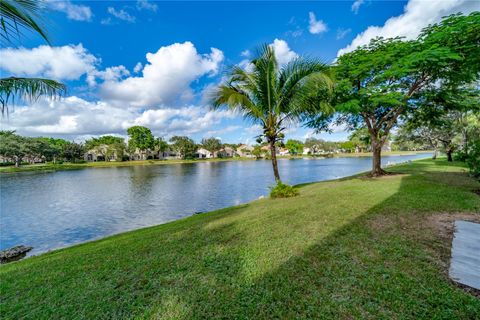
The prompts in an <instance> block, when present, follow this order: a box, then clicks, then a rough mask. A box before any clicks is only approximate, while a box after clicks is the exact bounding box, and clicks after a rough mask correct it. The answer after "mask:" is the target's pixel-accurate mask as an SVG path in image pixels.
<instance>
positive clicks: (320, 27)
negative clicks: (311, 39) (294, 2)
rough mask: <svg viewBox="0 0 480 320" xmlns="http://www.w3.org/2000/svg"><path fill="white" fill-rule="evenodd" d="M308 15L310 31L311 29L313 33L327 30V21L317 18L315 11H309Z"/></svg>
mask: <svg viewBox="0 0 480 320" xmlns="http://www.w3.org/2000/svg"><path fill="white" fill-rule="evenodd" d="M308 17H309V20H308V22H309V24H308V31H310V33H311V34H320V33H323V32H325V31H327V25H326V23H325V22H323V21H322V20H317V18H316V17H315V13H313V12H309V13H308Z"/></svg>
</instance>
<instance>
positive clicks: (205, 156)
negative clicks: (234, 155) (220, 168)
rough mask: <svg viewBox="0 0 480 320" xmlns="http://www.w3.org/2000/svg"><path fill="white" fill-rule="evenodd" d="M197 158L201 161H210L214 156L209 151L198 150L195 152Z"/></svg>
mask: <svg viewBox="0 0 480 320" xmlns="http://www.w3.org/2000/svg"><path fill="white" fill-rule="evenodd" d="M195 157H197V158H199V159H210V158H213V154H212V153H211V152H210V151H208V150H207V149H204V148H200V149H198V150H197V152H195Z"/></svg>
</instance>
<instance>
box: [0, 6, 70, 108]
mask: <svg viewBox="0 0 480 320" xmlns="http://www.w3.org/2000/svg"><path fill="white" fill-rule="evenodd" d="M43 8H44V4H43V3H42V1H38V0H2V1H0V35H1V38H2V44H4V43H11V41H12V38H13V37H14V36H18V37H20V36H21V35H22V32H21V29H23V30H30V31H33V32H36V33H38V34H39V35H40V36H41V37H42V38H43V39H44V40H46V41H47V42H48V37H47V34H46V31H45V30H44V28H43V27H42V26H41V25H40V23H39V22H38V21H39V20H40V13H41V11H42V10H43ZM65 91H66V87H65V85H64V84H62V83H59V82H57V81H55V80H50V79H42V78H19V77H9V78H0V108H1V113H2V115H4V114H5V112H7V113H8V111H9V108H8V107H9V105H10V104H13V103H14V102H15V100H18V99H25V100H29V101H32V100H36V99H38V98H39V97H40V96H48V97H51V98H54V97H58V96H61V95H63V94H64V93H65Z"/></svg>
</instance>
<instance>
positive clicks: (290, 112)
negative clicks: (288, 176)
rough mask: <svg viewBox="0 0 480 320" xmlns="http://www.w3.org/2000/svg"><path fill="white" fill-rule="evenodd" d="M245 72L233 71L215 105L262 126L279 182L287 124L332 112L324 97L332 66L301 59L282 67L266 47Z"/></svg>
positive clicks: (269, 48) (329, 83) (330, 81)
mask: <svg viewBox="0 0 480 320" xmlns="http://www.w3.org/2000/svg"><path fill="white" fill-rule="evenodd" d="M246 69H247V70H246ZM246 69H243V68H241V67H238V66H236V67H233V68H232V70H231V71H230V72H229V74H228V80H227V81H226V82H225V83H224V84H222V85H220V86H219V87H218V88H217V90H216V91H215V93H214V96H213V106H214V108H216V109H218V108H228V109H231V110H235V111H238V112H239V113H241V114H242V115H243V116H244V117H245V118H246V119H248V120H251V121H252V122H253V123H254V124H259V125H260V126H261V127H262V130H263V132H262V134H261V137H262V138H264V139H265V140H266V141H267V142H268V144H269V146H270V153H271V161H272V166H273V173H274V176H275V180H276V181H280V174H279V171H278V165H277V158H276V144H277V142H278V141H279V140H282V139H283V136H284V131H285V129H286V128H287V127H288V125H289V124H292V123H295V122H298V121H300V120H302V118H303V116H304V115H305V114H306V113H307V112H313V110H316V112H322V111H328V110H329V107H328V105H327V104H326V103H324V102H325V101H326V98H325V99H324V98H322V97H325V96H327V94H328V89H329V88H330V87H331V85H332V79H331V77H330V74H329V67H328V66H327V65H326V64H324V63H321V62H319V61H316V60H312V59H302V58H297V59H294V60H292V61H290V62H289V63H287V64H286V65H284V66H280V65H279V63H278V61H277V58H276V56H275V52H274V49H273V48H272V47H271V46H268V45H265V46H263V47H262V48H261V49H260V50H259V52H258V55H257V57H256V58H255V59H253V60H252V61H251V64H250V67H249V68H246Z"/></svg>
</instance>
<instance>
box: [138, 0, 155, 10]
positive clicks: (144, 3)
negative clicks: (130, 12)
mask: <svg viewBox="0 0 480 320" xmlns="http://www.w3.org/2000/svg"><path fill="white" fill-rule="evenodd" d="M137 9H138V10H143V9H145V10H150V11H153V12H157V9H158V6H157V5H156V4H155V3H151V2H150V1H148V0H137Z"/></svg>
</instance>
